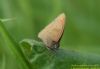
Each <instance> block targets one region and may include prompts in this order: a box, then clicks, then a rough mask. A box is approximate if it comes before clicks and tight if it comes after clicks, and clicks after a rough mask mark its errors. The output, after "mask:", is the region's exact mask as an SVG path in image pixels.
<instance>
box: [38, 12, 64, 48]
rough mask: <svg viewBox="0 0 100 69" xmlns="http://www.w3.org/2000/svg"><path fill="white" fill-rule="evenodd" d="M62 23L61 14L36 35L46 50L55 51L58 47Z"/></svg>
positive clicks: (62, 29)
mask: <svg viewBox="0 0 100 69" xmlns="http://www.w3.org/2000/svg"><path fill="white" fill-rule="evenodd" d="M64 22H65V14H64V13H63V14H60V15H59V16H58V17H57V18H56V19H55V20H54V21H52V22H51V23H50V24H49V25H47V26H46V27H45V28H44V29H43V30H42V31H41V32H40V33H39V34H38V37H39V38H40V39H41V40H42V41H43V42H44V44H45V45H46V46H47V47H48V48H50V49H57V48H58V47H59V43H60V39H61V37H62V35H63V32H64Z"/></svg>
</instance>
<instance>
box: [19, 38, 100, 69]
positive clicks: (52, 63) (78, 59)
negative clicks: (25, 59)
mask: <svg viewBox="0 0 100 69" xmlns="http://www.w3.org/2000/svg"><path fill="white" fill-rule="evenodd" d="M21 44H22V46H26V45H27V46H29V47H32V50H31V55H30V56H32V57H31V58H29V60H30V62H31V63H32V66H33V69H66V68H67V69H71V67H72V65H96V64H98V65H99V64H100V56H99V55H96V54H84V53H79V52H76V51H72V50H67V51H66V50H64V49H58V50H56V51H53V50H49V49H47V48H46V47H45V45H44V44H43V43H41V42H38V41H35V40H32V39H25V40H23V41H22V43H21ZM25 44H26V45H25ZM26 48H27V47H26ZM24 49H25V48H23V50H24ZM24 53H26V52H25V51H24Z"/></svg>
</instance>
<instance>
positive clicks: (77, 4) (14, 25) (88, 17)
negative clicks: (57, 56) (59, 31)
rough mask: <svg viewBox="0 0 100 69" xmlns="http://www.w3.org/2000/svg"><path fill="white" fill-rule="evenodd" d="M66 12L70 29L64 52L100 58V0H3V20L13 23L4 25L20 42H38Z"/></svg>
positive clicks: (0, 2) (0, 14) (0, 0)
mask: <svg viewBox="0 0 100 69" xmlns="http://www.w3.org/2000/svg"><path fill="white" fill-rule="evenodd" d="M63 12H64V13H65V14H66V26H65V32H64V35H63V38H62V41H61V48H64V49H66V50H67V49H71V50H76V51H79V52H86V53H87V52H90V53H97V54H99V53H100V50H99V49H100V0H0V19H12V20H9V21H5V22H4V25H5V26H6V28H7V30H8V32H9V33H10V35H11V36H12V37H13V39H14V40H15V41H16V42H19V41H21V40H22V39H25V38H31V39H35V40H38V38H37V35H38V33H39V31H40V30H42V29H43V28H44V27H45V26H46V25H48V24H49V23H50V22H51V21H52V20H53V19H54V18H55V17H56V16H57V15H59V14H60V13H63ZM0 39H1V38H0ZM0 42H1V45H2V46H4V44H3V40H0ZM1 49H2V48H1ZM3 51H5V50H3ZM3 51H2V52H3Z"/></svg>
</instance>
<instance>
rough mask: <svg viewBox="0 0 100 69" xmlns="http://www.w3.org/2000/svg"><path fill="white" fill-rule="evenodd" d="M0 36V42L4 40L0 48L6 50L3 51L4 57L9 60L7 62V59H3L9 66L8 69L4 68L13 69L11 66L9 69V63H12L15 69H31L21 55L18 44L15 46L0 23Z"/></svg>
mask: <svg viewBox="0 0 100 69" xmlns="http://www.w3.org/2000/svg"><path fill="white" fill-rule="evenodd" d="M0 36H1V37H2V40H4V42H3V45H2V46H1V47H3V46H4V47H3V48H4V49H6V50H5V51H6V52H5V53H6V57H8V58H9V59H10V60H9V59H8V58H4V59H6V60H9V66H8V67H7V66H6V69H11V68H12V67H13V66H12V67H11V68H10V62H12V63H13V64H15V66H17V67H16V69H18V68H19V69H31V66H30V64H29V62H28V61H27V59H26V58H25V56H24V54H23V53H22V51H21V49H20V46H19V44H17V43H16V42H15V41H14V40H13V38H12V37H11V36H10V35H9V33H8V31H7V30H6V28H5V27H4V25H3V23H2V22H1V21H0ZM0 43H1V42H0ZM2 53H4V52H2ZM13 60H14V61H13ZM4 63H5V62H4V61H3V62H2V63H1V64H2V65H4ZM6 63H7V62H6ZM16 64H17V65H16ZM3 68H4V67H3Z"/></svg>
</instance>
